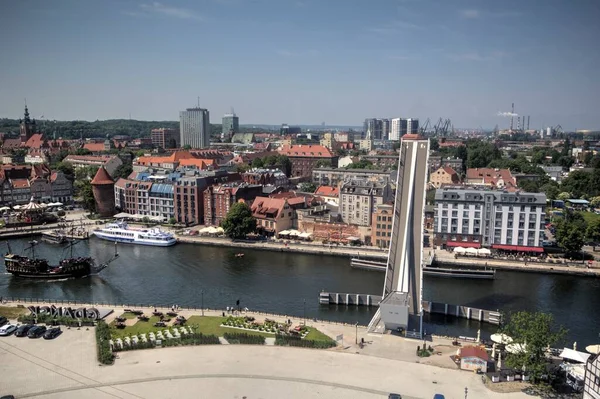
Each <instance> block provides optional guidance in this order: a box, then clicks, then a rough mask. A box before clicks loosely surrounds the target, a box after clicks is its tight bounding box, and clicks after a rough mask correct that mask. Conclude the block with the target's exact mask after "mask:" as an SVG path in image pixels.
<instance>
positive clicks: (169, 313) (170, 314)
mask: <svg viewBox="0 0 600 399" xmlns="http://www.w3.org/2000/svg"><path fill="white" fill-rule="evenodd" d="M167 316H171V317H175V316H177V313H175V312H167Z"/></svg>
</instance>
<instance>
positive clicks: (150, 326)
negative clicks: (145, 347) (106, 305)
mask: <svg viewBox="0 0 600 399" xmlns="http://www.w3.org/2000/svg"><path fill="white" fill-rule="evenodd" d="M159 320H160V317H157V316H151V317H150V320H148V321H141V320H138V321H137V322H136V323H135V324H134V325H133V326H127V327H125V328H122V329H121V328H116V327H115V324H116V323H115V322H114V321H112V322H111V323H110V324H109V327H110V333H111V336H112V337H113V338H124V337H129V336H132V335H139V334H148V333H149V332H154V333H156V332H157V331H164V330H166V329H167V328H169V327H154V323H156V322H157V321H159Z"/></svg>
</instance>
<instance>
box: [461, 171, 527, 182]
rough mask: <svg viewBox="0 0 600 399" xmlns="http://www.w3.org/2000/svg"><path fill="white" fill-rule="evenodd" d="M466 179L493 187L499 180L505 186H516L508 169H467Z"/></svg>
mask: <svg viewBox="0 0 600 399" xmlns="http://www.w3.org/2000/svg"><path fill="white" fill-rule="evenodd" d="M467 179H469V180H471V179H472V180H477V179H481V181H482V183H484V184H489V185H493V186H495V185H496V184H498V182H499V181H500V179H502V181H503V182H504V185H505V186H516V185H517V182H516V180H515V178H514V177H513V175H512V173H511V172H510V170H509V169H492V168H469V169H467Z"/></svg>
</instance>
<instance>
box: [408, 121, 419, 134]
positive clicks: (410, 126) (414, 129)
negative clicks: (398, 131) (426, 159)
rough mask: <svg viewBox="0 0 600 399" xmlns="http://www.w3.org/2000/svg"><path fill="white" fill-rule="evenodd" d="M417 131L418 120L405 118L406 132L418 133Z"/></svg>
mask: <svg viewBox="0 0 600 399" xmlns="http://www.w3.org/2000/svg"><path fill="white" fill-rule="evenodd" d="M418 133H419V120H418V119H415V118H408V119H407V120H406V134H418Z"/></svg>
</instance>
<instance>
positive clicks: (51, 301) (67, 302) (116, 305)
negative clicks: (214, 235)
mask: <svg viewBox="0 0 600 399" xmlns="http://www.w3.org/2000/svg"><path fill="white" fill-rule="evenodd" d="M0 299H1V303H2V304H7V303H9V302H10V303H13V304H17V305H19V304H22V305H25V304H48V305H64V306H95V307H100V306H106V307H114V308H123V309H135V308H148V309H154V308H156V309H167V310H169V309H171V306H172V305H156V304H153V305H148V304H143V303H117V302H105V301H95V302H90V301H88V302H79V301H72V300H66V299H42V298H19V297H12V296H5V297H2V298H0ZM179 309H180V310H186V311H195V312H196V311H202V310H203V309H202V308H200V307H198V308H197V307H185V306H179ZM204 311H208V312H218V313H220V312H226V310H225V309H213V308H207V307H204ZM248 313H251V314H255V315H260V316H271V317H284V318H292V317H293V318H294V319H303V318H302V316H298V315H284V314H281V313H270V312H261V311H256V310H248ZM306 320H311V321H312V322H313V323H323V324H333V325H339V326H348V327H355V326H356V323H344V322H339V321H334V320H321V319H317V318H310V317H307V318H306ZM359 326H360V327H366V326H363V325H360V324H359Z"/></svg>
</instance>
